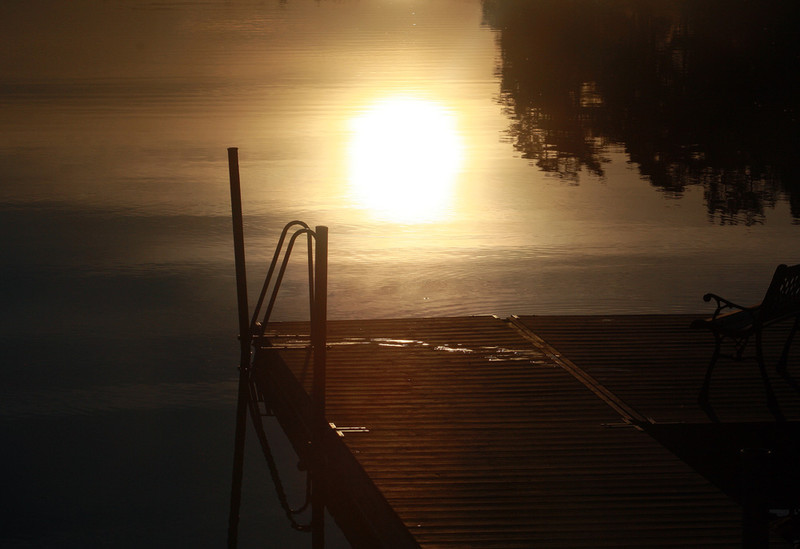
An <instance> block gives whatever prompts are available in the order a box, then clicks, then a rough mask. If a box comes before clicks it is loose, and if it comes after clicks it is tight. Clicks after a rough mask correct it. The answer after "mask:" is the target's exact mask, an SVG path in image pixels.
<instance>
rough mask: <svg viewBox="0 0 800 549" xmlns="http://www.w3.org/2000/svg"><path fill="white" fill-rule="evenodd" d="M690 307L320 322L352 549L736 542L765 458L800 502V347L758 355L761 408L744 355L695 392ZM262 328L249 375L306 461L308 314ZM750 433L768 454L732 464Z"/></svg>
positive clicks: (772, 498)
mask: <svg viewBox="0 0 800 549" xmlns="http://www.w3.org/2000/svg"><path fill="white" fill-rule="evenodd" d="M692 318H696V317H691V316H685V315H654V316H641V315H637V316H607V317H602V316H559V317H555V316H522V317H513V318H511V319H505V320H503V319H498V318H495V317H489V316H483V317H459V318H427V319H401V320H369V321H330V322H329V323H328V350H327V363H328V368H327V410H326V413H327V421H329V422H331V423H332V424H334V425H335V426H336V430H333V429H331V430H330V431H329V432H328V433H327V438H326V439H325V443H324V446H325V453H326V460H327V471H328V483H329V484H328V497H327V505H328V507H329V509H330V511H331V513H332V515H333V516H334V517H335V518H336V520H337V523H338V524H339V526H340V527H341V529H342V530H343V532H344V533H345V535H346V536H347V537H348V539H349V540H350V541H351V543H352V544H353V546H354V547H368V548H373V547H424V548H429V547H481V548H489V547H496V548H501V547H502V548H513V547H526V548H530V547H544V548H559V547H566V548H584V547H585V548H589V547H591V548H596V547H615V548H622V547H629V548H637V549H638V548H642V547H674V548H678V547H680V548H685V547H694V548H700V547H725V548H730V547H741V546H742V541H741V540H742V524H743V521H742V505H741V503H742V502H743V501H745V500H746V499H747V498H746V495H745V494H746V493H749V492H747V490H748V486H751V485H752V484H753V483H750V484H748V482H747V481H748V479H749V478H750V476H753V475H755V477H757V476H758V475H762V476H764V475H767V473H770V474H769V475H768V478H767V476H764V478H761V479H760V480H759V479H758V478H755V480H754V482H755V485H756V486H767V485H769V486H771V487H772V489H770V490H769V491H768V492H769V493H768V494H766V496H765V497H768V498H769V502H768V504H767V505H768V507H769V508H771V509H784V508H786V509H788V508H789V507H792V506H794V507H797V506H798V503H800V502H798V498H797V496H798V493H797V492H798V487H800V479H798V471H797V469H798V467H796V462H794V461H792V460H796V459H797V458H798V455H800V453H798V446H799V445H800V443H799V442H798V441H799V440H800V437H798V433H800V430H798V420H800V385H798V381H797V380H798V379H800V370H799V369H798V368H797V367H796V366H798V358H800V344H798V349H799V350H798V352H793V354H792V357H791V359H790V362H789V368H788V375H786V376H780V375H778V374H777V373H776V372H775V370H774V368H769V382H770V385H771V387H772V390H773V391H774V394H775V402H773V403H772V404H768V399H767V398H766V390H765V382H764V380H763V379H762V377H761V375H760V374H759V370H758V368H757V367H756V365H755V363H753V362H744V363H733V362H729V361H721V362H720V364H719V365H718V367H717V370H716V371H715V375H714V379H713V382H712V385H711V396H710V399H709V405H708V406H705V407H702V406H700V405H699V404H698V402H697V395H698V391H699V388H700V386H701V383H702V379H703V375H704V373H705V368H706V364H707V362H708V359H709V357H710V354H711V351H712V347H713V345H712V339H711V336H710V335H709V334H705V333H697V332H692V331H690V330H689V329H688V326H689V323H690V321H691V319H692ZM781 335H782V334H781V330H780V329H777V330H773V331H770V332H769V334H767V336H768V337H766V338H765V342H766V349H767V350H768V351H770V352H771V351H772V350H773V349H777V348H778V347H779V345H780V343H781ZM267 336H268V339H267V341H266V342H265V345H264V346H263V347H261V348H260V349H259V350H258V351H257V353H256V358H255V362H254V364H255V369H254V372H255V374H256V375H255V377H256V379H257V384H258V385H259V388H260V390H261V391H262V392H263V393H264V395H265V396H266V400H267V402H268V403H269V405H270V406H271V408H272V410H273V412H274V413H275V415H276V417H277V419H278V421H279V422H280V423H281V425H282V427H283V429H284V431H285V432H286V434H287V435H288V437H289V439H290V440H291V441H292V444H293V445H294V447H295V449H296V451H297V452H298V454H299V455H300V456H301V458H307V459H311V457H310V456H306V453H307V448H308V441H309V440H310V437H311V434H310V432H311V429H310V425H311V424H312V420H311V409H310V406H311V399H310V397H309V393H310V391H311V382H312V379H311V378H312V372H311V370H312V360H311V357H310V352H309V350H308V348H307V346H308V343H309V334H308V326H307V325H305V324H300V323H277V324H270V326H269V331H268V333H267ZM776 353H777V351H776ZM768 354H769V353H768ZM773 354H775V353H773ZM792 376H794V377H792ZM742 448H752V449H770V450H772V451H773V453H772V454H771V455H770V456H769V457H768V458H764V459H769V460H771V461H770V463H769V464H768V467H766V468H759V469H758V470H754V471H751V472H749V473H748V472H747V471H745V472H743V468H742V463H743V458H742V454H741V453H740V450H741V449H742ZM748 455H751V454H748ZM748 475H750V476H748ZM743 486H744V492H743V488H742V487H743ZM788 527H789V521H783V522H782V521H780V520H772V521H771V523H770V528H771V531H770V547H787V548H788V547H792V543H791V542H789V541H787V539H786V537H785V530H786V529H787V528H788ZM782 533H783V534H784V535H782ZM788 537H790V538H791V535H788ZM798 537H800V536H798Z"/></svg>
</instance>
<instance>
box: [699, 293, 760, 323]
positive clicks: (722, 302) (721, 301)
mask: <svg viewBox="0 0 800 549" xmlns="http://www.w3.org/2000/svg"><path fill="white" fill-rule="evenodd" d="M712 299H713V300H714V301H716V302H717V308H716V310H715V311H714V314H713V315H712V316H711V320H714V319H716V318H717V317H718V316H719V313H720V312H722V311H723V310H725V309H738V310H740V311H750V312H753V310H754V309H756V307H744V306H742V305H737V304H736V303H734V302H733V301H729V300H727V299H725V298H724V297H721V296H718V295H717V294H706V295H704V296H703V301H706V302H707V301H711V300H712Z"/></svg>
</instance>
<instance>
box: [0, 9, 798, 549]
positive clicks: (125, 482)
mask: <svg viewBox="0 0 800 549" xmlns="http://www.w3.org/2000/svg"><path fill="white" fill-rule="evenodd" d="M752 5H753V3H745V2H725V3H721V2H711V1H704V2H695V3H691V6H684V7H681V6H682V3H680V2H668V1H652V2H640V3H639V2H637V3H632V2H624V1H622V0H608V1H607V2H593V3H591V5H590V4H589V3H583V4H582V3H580V2H578V3H571V2H554V1H550V0H541V1H539V2H518V1H515V0H507V1H503V0H492V1H490V0H486V1H484V2H481V1H480V0H434V1H422V0H360V1H358V0H343V1H337V2H333V1H328V0H320V1H308V0H286V1H278V0H268V1H259V2H248V1H243V2H239V1H237V2H225V1H221V0H220V1H214V0H210V1H206V2H199V1H186V2H183V1H181V2H178V1H174V0H165V1H146V0H145V1H139V0H137V1H135V2H134V1H119V2H98V1H83V0H77V1H74V2H52V1H49V0H33V1H30V2H5V3H3V4H2V5H0V29H1V30H2V33H0V42H1V43H2V51H3V52H4V53H3V56H2V58H0V123H1V124H2V128H3V132H2V134H0V212H1V215H0V226H2V229H3V234H4V235H5V237H4V238H3V239H2V241H0V252H2V253H0V273H2V281H3V284H2V286H1V287H0V292H1V293H2V303H3V307H2V312H0V327H2V331H1V332H0V334H2V335H0V344H1V347H0V349H2V366H1V368H0V435H2V440H3V441H4V448H5V451H4V452H3V453H2V458H0V459H1V460H2V465H3V467H2V479H3V481H2V490H1V491H0V492H2V496H0V502H2V511H3V516H4V520H3V523H4V525H3V527H2V528H0V544H2V545H3V546H9V547H27V546H31V547H33V546H36V547H41V546H58V547H93V546H97V547H126V546H127V547H141V546H149V547H161V546H174V545H180V546H193V547H219V546H220V545H221V544H223V543H224V540H225V535H226V528H227V506H228V493H229V488H230V466H231V459H232V446H233V422H234V421H233V420H234V406H235V379H236V375H237V371H236V361H237V359H238V354H237V342H236V335H235V332H236V329H237V325H236V312H235V305H236V301H235V282H234V268H233V251H232V238H231V229H230V217H229V215H230V214H229V211H230V210H229V208H230V205H229V194H228V193H229V191H228V172H227V164H226V162H227V157H226V148H227V147H238V148H239V150H240V161H241V176H242V186H243V189H242V193H243V200H244V210H245V211H244V215H245V224H246V227H245V231H246V232H245V239H246V245H247V253H248V257H247V259H248V267H249V269H248V271H249V276H250V290H251V294H254V293H255V292H256V291H257V289H256V286H257V283H256V279H257V278H258V277H260V276H263V273H264V272H265V269H266V260H267V258H268V257H269V256H271V252H272V250H271V248H272V247H273V246H274V242H275V240H276V238H277V235H278V232H279V231H280V228H281V227H282V226H283V224H284V223H285V222H287V221H289V220H291V219H296V218H299V219H303V220H305V221H306V222H308V223H309V224H310V225H312V226H313V225H327V226H328V227H329V228H330V254H331V255H330V281H329V292H330V295H329V314H330V317H331V318H375V317H406V316H441V315H468V314H486V313H491V314H496V315H499V316H508V315H510V314H556V313H585V314H603V313H678V312H681V313H683V312H705V311H707V310H708V309H707V306H706V304H705V303H703V302H702V300H701V296H702V295H703V293H705V292H707V291H714V292H717V293H720V294H722V295H726V296H730V297H731V298H732V299H734V300H735V301H739V302H744V303H748V302H756V301H758V300H759V299H760V295H761V293H762V292H763V291H764V289H765V286H766V283H767V281H768V279H769V276H770V275H771V273H772V271H773V270H774V268H775V266H776V265H777V264H778V263H796V262H798V261H800V249H799V248H798V244H800V227H798V220H799V219H800V191H798V186H797V185H798V183H797V181H800V178H798V177H797V176H798V169H797V163H796V160H795V158H796V151H797V150H798V149H797V145H798V141H800V139H798V135H800V132H798V127H800V124H798V104H797V102H798V100H797V93H796V92H797V89H798V87H797V84H798V82H797V78H798V76H797V75H798V74H800V70H798V69H799V68H800V67H798V66H797V65H798V55H797V52H798V50H800V48H798V38H797V37H796V36H795V35H796V33H795V32H794V30H795V29H796V28H797V23H798V17H797V8H796V7H795V6H794V5H793V3H789V2H764V3H762V5H760V7H759V9H758V10H757V11H754V12H751V11H748V10H752V9H753V7H752ZM293 267H294V266H293ZM287 276H288V278H287V280H286V282H285V283H284V292H283V294H282V296H281V301H279V303H278V307H277V309H276V312H275V315H274V318H277V319H281V320H283V319H287V320H288V319H302V318H305V315H306V304H305V296H306V294H305V291H306V289H305V286H304V284H305V282H304V280H303V270H302V265H301V264H300V263H299V262H298V264H297V267H296V268H293V269H292V270H290V272H289V274H288V275H287ZM251 299H252V297H251ZM273 438H274V439H275V440H276V452H277V453H278V454H279V456H278V457H279V460H280V463H281V466H282V471H283V472H284V474H285V475H286V476H287V483H288V486H289V492H290V497H292V498H295V500H297V499H299V498H300V497H301V495H302V490H301V488H300V486H301V478H300V477H299V475H298V474H297V473H296V470H295V458H294V456H293V455H292V454H291V452H290V451H289V450H288V449H287V448H286V445H285V444H283V443H281V442H280V434H279V433H278V432H277V430H276V431H275V432H274V433H273ZM245 484H246V487H245V499H244V502H243V516H242V523H241V536H242V539H243V541H242V546H243V547H249V546H256V545H258V546H263V544H265V543H266V544H267V545H268V546H274V547H292V546H308V544H310V539H308V538H307V537H305V535H304V534H296V533H294V532H292V531H291V529H290V528H289V526H288V524H287V523H286V522H285V520H284V518H283V515H282V511H281V510H280V508H279V506H278V503H277V498H276V497H275V494H274V490H273V488H272V486H271V482H270V480H269V476H268V474H267V471H266V466H265V465H264V464H263V461H262V459H261V458H260V455H259V453H258V451H257V449H256V448H255V447H254V446H253V447H248V454H247V469H246V472H245ZM329 539H330V540H331V543H330V546H331V547H345V546H346V543H345V542H344V541H343V540H342V538H341V535H340V534H339V533H338V532H336V530H335V528H333V527H331V533H330V534H329Z"/></svg>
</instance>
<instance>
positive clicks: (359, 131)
mask: <svg viewBox="0 0 800 549" xmlns="http://www.w3.org/2000/svg"><path fill="white" fill-rule="evenodd" d="M351 124H352V125H351V132H352V133H351V140H350V146H349V151H348V153H349V178H350V184H351V186H352V189H353V192H354V199H355V201H356V202H357V203H358V205H359V206H361V207H364V208H367V209H369V211H370V212H371V213H372V214H373V215H374V216H375V217H377V218H379V219H383V220H387V221H395V222H403V223H422V222H430V221H436V220H437V219H440V218H442V217H444V216H445V215H446V212H447V210H448V208H449V207H450V205H451V202H452V200H453V192H454V191H453V187H454V183H455V179H456V176H457V175H458V172H459V170H460V167H461V160H462V143H461V138H460V135H459V133H458V130H457V126H456V120H455V116H454V115H453V114H452V113H451V112H450V111H449V110H448V109H446V108H445V107H443V106H442V105H440V104H438V103H436V102H434V101H429V100H423V99H417V98H409V97H398V98H391V99H385V100H382V101H378V102H376V103H375V104H373V105H371V106H370V107H368V108H367V109H365V110H364V111H363V113H362V114H360V115H359V116H357V117H355V118H354V119H353V120H352V121H351Z"/></svg>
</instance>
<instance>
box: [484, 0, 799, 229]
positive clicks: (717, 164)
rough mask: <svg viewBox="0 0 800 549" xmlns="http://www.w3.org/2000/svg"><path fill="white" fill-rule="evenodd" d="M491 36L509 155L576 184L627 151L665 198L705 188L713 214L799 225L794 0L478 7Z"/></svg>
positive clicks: (628, 0)
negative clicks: (614, 153) (783, 213)
mask: <svg viewBox="0 0 800 549" xmlns="http://www.w3.org/2000/svg"><path fill="white" fill-rule="evenodd" d="M483 10H484V20H485V23H486V24H488V25H490V26H491V27H492V28H494V29H496V30H498V31H499V32H498V40H499V43H500V48H501V53H502V61H501V64H500V66H499V67H498V71H499V73H500V77H501V90H500V102H501V104H502V105H503V106H504V108H505V109H506V111H507V115H508V116H509V118H510V119H511V125H510V128H509V132H508V135H509V139H510V141H511V142H512V143H513V145H514V147H515V149H517V150H518V151H519V152H520V154H521V155H522V156H523V157H524V158H527V159H530V160H531V162H534V163H535V164H536V165H537V166H539V167H540V168H541V169H543V170H545V171H547V172H551V173H554V174H558V175H560V176H562V177H564V178H566V179H568V180H570V181H573V182H575V183H577V182H578V180H579V174H580V171H581V170H586V171H588V172H591V173H594V174H597V175H599V176H603V175H604V165H605V164H606V163H607V162H608V152H609V151H610V150H612V149H613V148H615V147H617V148H618V147H623V148H624V150H625V151H626V152H627V153H628V154H629V156H630V159H631V160H632V161H633V162H635V163H636V164H637V165H638V167H639V170H640V171H641V174H642V175H643V176H646V177H647V178H649V180H650V181H651V182H652V184H653V185H654V186H656V187H658V188H659V189H661V190H663V192H665V193H667V194H668V195H670V196H675V197H679V196H681V195H682V193H683V192H684V190H685V188H686V186H687V185H702V187H703V188H704V190H705V197H706V202H707V206H708V214H709V217H710V219H712V220H714V221H716V222H720V223H737V222H745V223H757V222H759V221H761V219H762V218H763V210H764V208H765V207H766V206H769V205H772V204H774V203H775V202H776V201H777V200H778V199H779V198H781V197H782V196H786V197H788V198H789V199H790V203H791V210H792V215H793V217H794V218H795V219H800V185H798V183H797V176H798V168H797V162H796V161H795V155H796V152H797V151H798V144H799V143H800V120H799V119H798V106H799V105H798V103H800V85H799V83H800V33H797V29H799V28H800V3H799V2H796V1H794V0H786V1H778V0H767V1H759V0H685V1H679V0H483Z"/></svg>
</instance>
